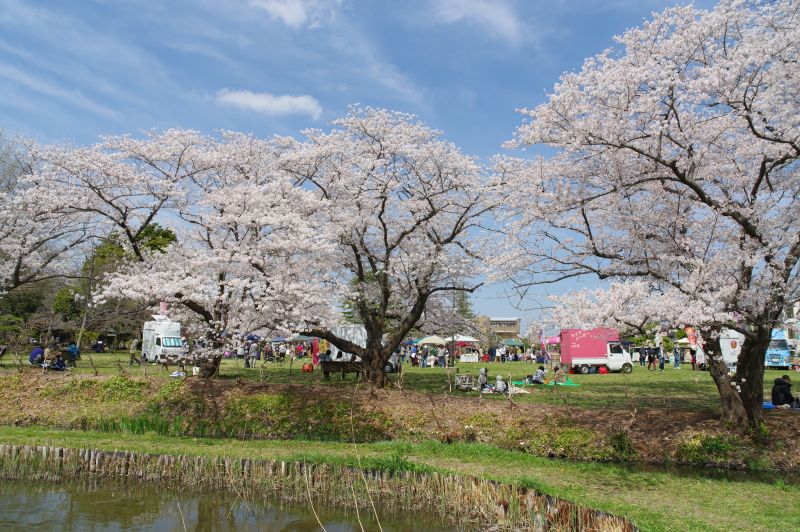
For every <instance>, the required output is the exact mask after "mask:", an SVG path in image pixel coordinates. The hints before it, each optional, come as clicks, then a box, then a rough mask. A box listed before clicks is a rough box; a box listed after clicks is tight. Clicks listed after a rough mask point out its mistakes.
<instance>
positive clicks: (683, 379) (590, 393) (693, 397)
mask: <svg viewBox="0 0 800 532" xmlns="http://www.w3.org/2000/svg"><path fill="white" fill-rule="evenodd" d="M90 357H91V360H92V362H93V363H94V365H95V367H96V368H97V371H98V372H99V373H100V374H101V375H117V374H119V372H120V370H121V369H122V370H124V371H128V372H130V374H131V376H143V375H144V374H145V371H146V373H147V375H148V377H150V378H153V379H156V380H162V381H167V380H169V379H170V377H169V372H166V371H164V370H163V369H161V367H160V366H156V365H152V364H150V365H147V367H146V368H144V367H138V366H136V365H134V366H133V367H128V365H127V364H128V354H127V353H125V352H119V353H85V354H84V355H83V357H82V359H81V360H80V361H78V368H77V369H74V370H72V371H73V372H74V373H76V374H87V375H91V374H93V369H92V367H91V365H90V361H89V359H90ZM301 365H302V362H297V361H296V362H295V363H294V364H293V365H292V366H291V367H290V364H289V363H288V362H285V363H275V362H268V363H265V364H261V363H260V362H259V363H258V366H257V367H256V368H254V369H247V368H244V366H243V364H242V362H241V361H237V360H224V361H223V363H222V368H221V372H220V378H222V379H241V380H245V381H253V382H259V381H261V382H269V383H293V384H303V383H308V384H311V383H313V384H320V383H325V384H327V385H330V386H335V387H345V388H349V387H351V386H352V383H353V381H354V379H355V377H354V376H353V375H349V376H348V377H347V379H346V380H345V381H341V380H340V377H339V376H332V378H331V381H330V382H326V381H323V380H322V373H321V372H320V371H319V370H315V371H314V372H313V373H310V374H309V373H301V372H300V366H301ZM484 366H485V367H487V368H488V370H489V376H490V382H494V378H495V376H496V375H498V374H500V375H502V376H503V377H504V378H506V379H508V378H510V379H511V380H521V379H522V378H524V376H525V375H527V374H531V373H533V372H534V370H535V369H536V367H537V365H535V364H526V363H524V362H509V363H505V364H501V363H499V362H497V363H489V364H483V363H480V364H458V365H457V367H456V368H451V369H449V370H444V369H440V368H420V367H412V366H410V365H405V366H404V369H405V375H404V377H403V387H404V388H406V389H409V390H415V391H423V392H430V393H435V394H438V393H446V392H448V391H449V390H450V383H451V382H452V376H453V374H454V372H455V371H459V372H460V373H471V374H473V375H477V373H478V370H479V368H481V367H484ZM172 369H174V368H171V370H172ZM26 370H32V369H31V368H26ZM9 371H14V368H13V365H12V364H11V361H10V359H9V357H6V360H5V364H4V366H3V367H2V368H0V372H9ZM784 373H785V372H783V371H773V370H768V371H766V372H765V377H764V391H765V397H767V398H769V393H770V390H771V387H772V381H773V380H774V379H775V378H777V377H780V376H781V375H782V374H784ZM396 378H397V377H396V376H395V375H393V376H392V379H393V380H395V379H396ZM570 378H571V379H572V380H573V381H574V382H576V383H578V384H580V386H579V387H577V388H558V389H557V390H553V389H552V388H541V387H540V388H536V389H534V390H533V392H532V393H531V394H530V395H526V394H520V395H516V396H515V398H514V399H515V401H518V402H521V403H526V402H530V403H542V404H565V403H566V404H569V405H571V406H577V407H583V408H598V409H608V408H630V407H631V405H632V404H633V403H635V405H636V406H637V407H638V408H665V407H666V408H669V409H672V410H675V409H677V410H686V411H696V412H708V413H714V412H717V411H718V409H719V405H718V396H717V390H716V387H715V385H714V382H713V381H712V379H711V376H710V374H709V373H708V372H701V371H692V370H691V366H690V365H688V364H685V365H684V366H682V368H681V369H679V370H676V369H673V368H672V367H671V366H667V368H666V369H665V370H664V371H663V372H660V371H647V370H646V369H645V368H641V367H639V366H638V365H636V366H635V367H634V370H633V373H631V374H630V375H624V374H621V373H610V374H607V375H599V374H597V375H570ZM453 393H454V394H456V395H465V396H477V393H476V392H471V393H463V392H459V391H454V392H453ZM493 399H497V400H502V398H501V397H493Z"/></svg>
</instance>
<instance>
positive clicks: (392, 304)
mask: <svg viewBox="0 0 800 532" xmlns="http://www.w3.org/2000/svg"><path fill="white" fill-rule="evenodd" d="M333 125H334V129H332V130H331V131H330V132H327V133H325V132H321V131H317V130H312V131H307V132H306V136H307V140H306V141H305V142H302V143H301V142H298V141H295V140H294V139H288V138H287V139H282V140H281V141H279V143H282V144H283V150H284V156H283V163H282V165H283V168H284V169H285V170H286V171H287V172H289V173H290V174H291V175H293V176H294V177H295V179H296V182H297V184H298V185H299V186H302V187H304V188H309V189H311V190H314V191H315V192H316V194H317V196H318V197H319V198H320V200H324V202H325V207H324V209H323V210H321V211H320V212H319V213H318V222H319V224H320V226H322V227H327V228H330V230H331V231H332V234H333V235H334V242H335V248H334V249H333V251H332V252H331V253H330V254H329V255H327V256H326V257H325V258H324V263H325V265H326V266H327V267H328V268H329V271H330V275H331V276H333V277H334V278H336V279H337V280H338V286H339V287H340V290H339V292H338V293H337V294H335V296H336V298H337V299H339V300H340V301H342V302H346V303H347V306H348V307H349V308H352V309H354V310H355V311H356V313H357V314H358V316H359V317H360V319H361V321H362V322H363V324H364V327H365V329H366V332H367V342H366V346H365V347H361V346H359V345H355V344H354V343H353V342H350V341H348V340H347V339H345V338H340V337H338V336H336V335H335V334H333V333H332V332H331V331H330V330H328V329H326V328H324V327H311V328H307V329H305V330H303V334H308V335H314V336H319V337H321V338H324V339H326V340H328V341H330V342H331V343H332V344H333V345H335V346H337V347H338V348H340V349H342V350H344V351H346V352H349V353H353V354H355V355H357V356H359V357H361V358H362V360H363V361H364V364H365V372H366V376H367V379H368V380H369V381H370V382H371V383H372V384H373V385H374V386H377V387H381V386H384V385H385V384H386V382H387V379H386V374H385V371H384V368H385V365H386V362H387V361H388V360H389V357H390V356H391V354H392V352H393V351H394V350H395V349H396V348H397V347H398V346H399V345H400V343H401V342H402V341H403V339H404V338H405V336H406V334H407V333H408V331H409V330H411V328H412V327H414V326H415V325H416V324H417V323H418V322H419V321H420V318H421V317H422V315H423V311H424V310H425V308H426V305H427V303H428V301H429V300H430V299H431V297H433V296H435V295H436V294H439V293H443V292H452V291H464V292H471V291H473V290H474V289H476V288H477V287H478V286H479V284H480V283H479V282H478V281H476V280H475V279H476V277H477V275H478V274H479V273H480V271H481V270H480V267H479V264H480V258H481V256H482V254H483V246H482V234H483V230H482V224H483V219H484V216H485V215H486V213H487V212H488V211H489V210H490V209H491V205H490V204H489V203H488V202H487V197H488V195H487V194H484V192H486V189H485V187H488V186H489V184H488V183H487V179H486V178H485V172H484V170H483V168H482V167H481V165H480V164H478V162H477V161H475V160H474V159H473V158H471V157H468V156H466V155H464V154H462V153H461V152H460V151H459V150H458V149H457V148H456V147H455V146H454V145H453V144H451V143H449V142H446V141H444V140H441V139H440V133H439V132H438V131H434V130H431V129H429V128H428V127H426V126H425V125H423V124H421V123H419V122H417V121H416V120H415V119H414V118H413V117H411V116H409V115H406V114H401V113H396V112H390V111H386V110H380V109H370V108H359V107H354V108H351V109H350V112H349V113H348V114H347V115H346V116H344V117H343V118H341V119H339V120H336V121H335V122H333Z"/></svg>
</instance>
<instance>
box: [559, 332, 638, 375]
mask: <svg viewBox="0 0 800 532" xmlns="http://www.w3.org/2000/svg"><path fill="white" fill-rule="evenodd" d="M561 364H563V365H565V366H567V367H571V368H575V370H576V371H577V372H578V373H589V372H590V368H593V367H594V368H601V367H605V368H606V369H607V370H608V371H621V372H622V373H630V372H631V371H633V364H632V363H631V355H630V354H629V353H628V352H627V351H625V349H623V347H622V344H621V343H620V341H619V331H617V330H616V329H608V328H605V327H598V328H596V329H591V330H588V331H585V330H582V329H564V330H562V331H561Z"/></svg>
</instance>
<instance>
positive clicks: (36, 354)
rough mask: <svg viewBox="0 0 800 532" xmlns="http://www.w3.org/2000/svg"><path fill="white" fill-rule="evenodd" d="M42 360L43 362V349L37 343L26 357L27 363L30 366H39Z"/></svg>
mask: <svg viewBox="0 0 800 532" xmlns="http://www.w3.org/2000/svg"><path fill="white" fill-rule="evenodd" d="M42 362H44V349H42V346H40V345H39V344H36V346H34V348H33V350H32V351H31V356H30V357H29V358H28V363H29V364H30V365H31V366H41V365H42Z"/></svg>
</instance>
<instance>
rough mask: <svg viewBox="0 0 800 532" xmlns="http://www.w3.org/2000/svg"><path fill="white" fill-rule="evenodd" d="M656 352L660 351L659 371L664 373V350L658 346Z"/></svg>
mask: <svg viewBox="0 0 800 532" xmlns="http://www.w3.org/2000/svg"><path fill="white" fill-rule="evenodd" d="M656 350H657V351H658V371H664V358H665V357H664V349H662V348H661V346H658V347H656Z"/></svg>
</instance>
